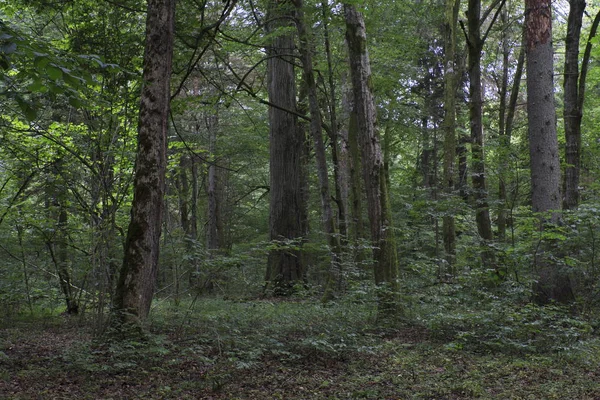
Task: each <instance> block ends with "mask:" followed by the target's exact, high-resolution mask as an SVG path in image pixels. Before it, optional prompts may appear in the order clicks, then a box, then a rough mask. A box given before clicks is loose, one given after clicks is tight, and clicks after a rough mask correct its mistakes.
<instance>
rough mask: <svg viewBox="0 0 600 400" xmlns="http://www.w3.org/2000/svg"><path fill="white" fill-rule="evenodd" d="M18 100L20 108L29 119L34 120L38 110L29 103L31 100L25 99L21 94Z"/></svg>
mask: <svg viewBox="0 0 600 400" xmlns="http://www.w3.org/2000/svg"><path fill="white" fill-rule="evenodd" d="M16 100H17V104H18V105H19V108H20V109H21V111H22V112H23V115H25V118H26V119H27V120H28V121H33V120H35V119H36V118H37V111H36V110H35V109H34V108H33V107H32V106H31V104H29V102H27V101H25V99H23V98H22V97H20V96H19V97H17V99H16Z"/></svg>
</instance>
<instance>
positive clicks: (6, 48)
mask: <svg viewBox="0 0 600 400" xmlns="http://www.w3.org/2000/svg"><path fill="white" fill-rule="evenodd" d="M15 51H17V44H16V43H14V42H10V43H7V44H3V45H2V46H0V53H3V54H11V53H14V52H15Z"/></svg>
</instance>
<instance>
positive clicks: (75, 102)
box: [69, 97, 83, 108]
mask: <svg viewBox="0 0 600 400" xmlns="http://www.w3.org/2000/svg"><path fill="white" fill-rule="evenodd" d="M69 104H70V105H71V106H72V107H75V108H82V107H83V102H82V101H81V100H80V99H78V98H77V97H69Z"/></svg>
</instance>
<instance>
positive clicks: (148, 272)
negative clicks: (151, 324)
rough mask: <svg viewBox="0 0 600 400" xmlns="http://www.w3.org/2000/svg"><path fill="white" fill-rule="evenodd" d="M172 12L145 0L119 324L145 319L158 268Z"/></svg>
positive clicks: (170, 0) (164, 2)
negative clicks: (141, 57) (135, 158)
mask: <svg viewBox="0 0 600 400" xmlns="http://www.w3.org/2000/svg"><path fill="white" fill-rule="evenodd" d="M174 13H175V2H174V0H148V12H147V16H146V47H145V52H144V72H143V82H144V85H143V87H142V94H141V101H140V115H139V125H138V151H137V160H136V164H135V179H134V183H133V185H134V193H133V203H132V208H131V221H130V223H129V229H128V232H127V239H126V242H125V256H124V260H123V266H122V268H121V274H120V276H119V281H118V284H117V291H116V296H115V311H116V315H115V316H116V317H117V321H118V323H121V324H123V323H132V324H134V325H139V323H140V322H142V321H143V320H144V319H146V317H147V316H148V313H149V311H150V304H151V302H152V297H153V293H154V284H155V281H156V276H157V272H158V256H159V245H160V235H161V227H162V217H163V198H164V193H165V171H166V165H167V130H168V122H169V99H170V81H171V64H172V62H171V61H172V54H173V31H174Z"/></svg>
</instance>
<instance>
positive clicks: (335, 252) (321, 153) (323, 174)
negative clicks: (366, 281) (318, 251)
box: [294, 0, 341, 301]
mask: <svg viewBox="0 0 600 400" xmlns="http://www.w3.org/2000/svg"><path fill="white" fill-rule="evenodd" d="M294 5H295V6H296V26H297V29H298V35H299V39H300V40H299V50H300V56H301V59H302V66H303V72H304V74H303V75H304V84H305V85H306V86H307V89H308V104H309V110H310V133H311V136H312V139H313V142H314V150H315V156H316V160H317V175H318V179H319V194H320V197H321V208H322V221H323V228H324V230H325V235H327V241H328V243H329V247H330V250H331V265H330V267H329V271H330V273H329V280H328V283H327V288H326V291H325V295H324V297H323V300H324V301H327V300H330V299H331V297H332V296H333V289H334V285H335V283H336V282H337V281H338V280H339V276H340V275H341V271H339V268H340V265H341V264H340V255H341V247H340V241H339V237H338V236H337V234H336V230H335V222H334V218H333V210H332V207H331V195H330V192H329V173H328V168H327V158H326V155H325V145H324V143H323V131H322V128H321V126H322V120H321V111H320V109H319V100H318V98H317V85H316V82H315V75H314V71H313V61H312V56H311V51H312V49H310V47H309V43H310V35H309V33H308V31H307V24H306V21H305V17H304V10H303V7H304V6H303V0H294Z"/></svg>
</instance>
